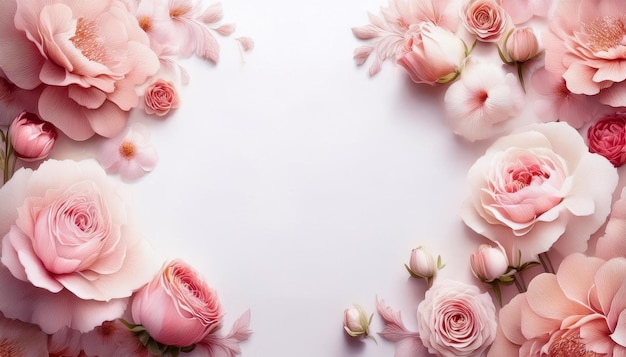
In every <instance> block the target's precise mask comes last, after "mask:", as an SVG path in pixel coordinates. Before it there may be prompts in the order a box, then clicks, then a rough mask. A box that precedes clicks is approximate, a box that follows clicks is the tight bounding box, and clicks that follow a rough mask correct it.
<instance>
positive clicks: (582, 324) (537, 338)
mask: <svg viewBox="0 0 626 357" xmlns="http://www.w3.org/2000/svg"><path fill="white" fill-rule="evenodd" d="M625 294H626V258H624V257H619V258H613V259H611V260H608V261H605V260H602V259H600V258H595V257H586V256H584V255H583V254H579V253H576V254H573V255H570V256H568V257H566V258H565V259H564V260H563V262H562V263H561V265H560V267H559V270H558V272H557V273H556V275H555V274H548V273H543V274H540V275H538V276H537V277H535V278H534V279H533V280H532V281H531V282H530V284H529V285H528V291H527V292H526V293H523V294H519V295H517V296H515V297H514V298H513V299H512V300H511V302H509V304H507V305H506V306H504V307H503V308H502V309H501V310H500V316H499V321H500V324H499V331H498V335H497V337H496V341H495V342H494V344H493V346H492V348H491V350H490V351H489V355H488V356H493V357H501V356H520V357H522V356H523V357H541V356H590V357H593V356H623V355H624V354H626V299H625V298H624V296H625Z"/></svg>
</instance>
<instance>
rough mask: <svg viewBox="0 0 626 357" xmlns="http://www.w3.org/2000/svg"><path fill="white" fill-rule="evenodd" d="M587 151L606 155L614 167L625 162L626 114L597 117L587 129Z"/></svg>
mask: <svg viewBox="0 0 626 357" xmlns="http://www.w3.org/2000/svg"><path fill="white" fill-rule="evenodd" d="M587 144H588V145H589V151H590V152H594V153H598V154H600V155H602V156H604V157H606V158H607V159H608V160H609V161H610V162H611V163H612V164H613V166H615V167H619V166H622V165H623V164H624V163H625V162H626V114H613V115H608V116H605V117H603V118H600V119H598V121H597V122H595V123H594V124H593V125H592V126H590V127H589V129H587Z"/></svg>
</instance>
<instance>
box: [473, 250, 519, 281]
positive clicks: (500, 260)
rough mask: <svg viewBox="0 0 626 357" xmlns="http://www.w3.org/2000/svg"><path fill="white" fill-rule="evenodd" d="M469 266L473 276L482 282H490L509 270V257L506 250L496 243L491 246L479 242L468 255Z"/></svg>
mask: <svg viewBox="0 0 626 357" xmlns="http://www.w3.org/2000/svg"><path fill="white" fill-rule="evenodd" d="M470 267H471V269H472V273H473V274H474V276H475V277H476V278H477V279H479V280H481V281H483V282H492V281H494V280H496V279H498V278H500V277H501V276H502V275H504V274H506V273H507V271H508V270H509V259H508V258H507V255H506V251H505V250H504V248H503V247H502V246H501V245H499V244H498V246H497V247H492V246H490V245H488V244H481V245H480V246H479V247H478V250H477V251H475V252H474V253H472V255H471V256H470Z"/></svg>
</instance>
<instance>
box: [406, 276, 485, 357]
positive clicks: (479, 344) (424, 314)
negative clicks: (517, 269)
mask: <svg viewBox="0 0 626 357" xmlns="http://www.w3.org/2000/svg"><path fill="white" fill-rule="evenodd" d="M417 319H418V324H419V333H420V337H421V339H422V343H423V344H424V346H425V347H427V348H428V352H430V353H432V354H435V355H437V356H443V357H458V356H480V354H481V353H482V352H483V351H484V350H485V349H486V348H488V347H489V345H490V344H491V342H493V340H494V338H495V337H496V325H497V323H496V308H495V306H494V305H493V301H492V299H491V296H489V294H488V293H481V292H480V290H478V288H477V287H476V286H474V285H469V284H465V283H462V282H459V281H454V280H444V281H439V282H437V283H435V284H434V285H433V287H432V288H430V289H429V290H427V291H426V295H425V297H424V300H422V302H420V304H419V305H418V306H417Z"/></svg>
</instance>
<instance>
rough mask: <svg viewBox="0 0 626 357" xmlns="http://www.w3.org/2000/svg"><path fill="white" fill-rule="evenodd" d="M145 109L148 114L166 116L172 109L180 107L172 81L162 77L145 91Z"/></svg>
mask: <svg viewBox="0 0 626 357" xmlns="http://www.w3.org/2000/svg"><path fill="white" fill-rule="evenodd" d="M144 103H145V110H146V113H147V114H155V115H158V116H165V115H166V114H168V113H169V112H170V110H172V109H176V108H178V104H179V99H178V93H177V92H176V88H175V87H174V84H173V83H172V82H168V81H164V80H162V79H159V80H156V81H154V82H153V83H152V84H150V85H149V86H148V88H146V92H145V93H144Z"/></svg>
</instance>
